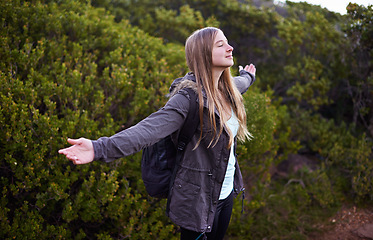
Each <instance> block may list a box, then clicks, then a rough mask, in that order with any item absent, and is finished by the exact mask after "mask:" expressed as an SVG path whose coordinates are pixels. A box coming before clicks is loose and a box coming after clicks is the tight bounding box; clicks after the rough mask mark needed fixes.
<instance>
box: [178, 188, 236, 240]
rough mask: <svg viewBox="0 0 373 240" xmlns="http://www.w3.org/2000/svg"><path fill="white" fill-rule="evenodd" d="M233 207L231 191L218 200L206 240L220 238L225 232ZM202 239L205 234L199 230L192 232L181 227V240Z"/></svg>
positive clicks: (220, 239) (217, 239)
mask: <svg viewBox="0 0 373 240" xmlns="http://www.w3.org/2000/svg"><path fill="white" fill-rule="evenodd" d="M232 208H233V192H232V193H231V194H230V195H229V196H228V197H227V198H226V199H223V200H219V203H218V206H217V209H216V213H215V217H214V224H213V225H212V231H211V232H210V233H206V234H205V235H206V237H207V239H208V240H222V239H223V238H224V235H225V232H226V231H227V229H228V225H229V221H230V219H231V215H232ZM198 237H199V238H198ZM197 238H198V240H203V239H206V238H205V236H204V235H203V234H202V235H201V233H199V232H193V231H190V230H187V229H184V228H181V240H195V239H197Z"/></svg>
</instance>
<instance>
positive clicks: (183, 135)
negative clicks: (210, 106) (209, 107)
mask: <svg viewBox="0 0 373 240" xmlns="http://www.w3.org/2000/svg"><path fill="white" fill-rule="evenodd" d="M184 89H185V90H186V91H187V92H188V94H189V96H190V100H189V111H188V115H187V117H186V119H185V122H184V125H183V127H182V128H181V130H180V132H179V138H178V144H177V150H178V151H184V149H185V146H186V145H187V144H188V143H189V141H190V140H191V139H192V137H193V135H194V133H195V131H196V130H197V126H198V124H199V116H198V112H199V111H198V109H199V107H198V105H197V94H196V92H195V91H194V90H193V89H191V88H184Z"/></svg>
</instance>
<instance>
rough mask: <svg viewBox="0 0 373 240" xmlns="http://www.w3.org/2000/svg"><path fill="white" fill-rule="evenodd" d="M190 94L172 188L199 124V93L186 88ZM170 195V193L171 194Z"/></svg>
mask: <svg viewBox="0 0 373 240" xmlns="http://www.w3.org/2000/svg"><path fill="white" fill-rule="evenodd" d="M184 90H186V91H187V92H188V94H189V97H190V99H189V110H188V115H187V117H186V119H185V122H184V125H183V126H182V128H181V130H180V132H179V137H178V143H177V153H176V159H175V165H174V166H175V167H174V169H173V172H172V177H171V181H170V188H169V189H170V190H171V188H172V186H173V185H174V181H175V177H176V172H177V169H178V167H179V164H180V162H181V159H182V157H183V153H184V150H185V147H186V145H188V143H189V142H190V140H191V139H192V137H193V135H194V133H195V132H196V130H197V127H198V124H199V116H198V115H199V114H198V113H199V111H198V109H199V107H198V104H197V94H196V92H195V91H194V90H193V89H191V88H184ZM170 192H171V191H169V193H168V194H170ZM169 196H170V195H169ZM168 210H169V202H167V210H166V212H168Z"/></svg>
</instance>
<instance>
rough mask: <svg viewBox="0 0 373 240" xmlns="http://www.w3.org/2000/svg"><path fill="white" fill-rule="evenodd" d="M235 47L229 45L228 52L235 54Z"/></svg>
mask: <svg viewBox="0 0 373 240" xmlns="http://www.w3.org/2000/svg"><path fill="white" fill-rule="evenodd" d="M233 49H234V48H233V47H232V46H231V45H229V44H228V48H227V52H233Z"/></svg>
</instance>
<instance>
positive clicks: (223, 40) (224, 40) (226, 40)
mask: <svg viewBox="0 0 373 240" xmlns="http://www.w3.org/2000/svg"><path fill="white" fill-rule="evenodd" d="M220 42H228V39H222V40H218V41H216V42H215V44H217V43H220Z"/></svg>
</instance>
